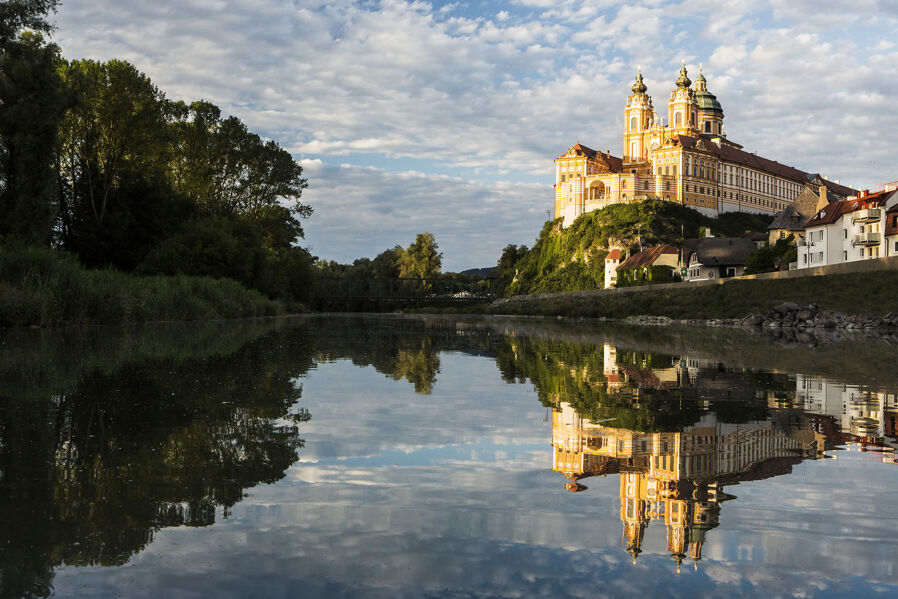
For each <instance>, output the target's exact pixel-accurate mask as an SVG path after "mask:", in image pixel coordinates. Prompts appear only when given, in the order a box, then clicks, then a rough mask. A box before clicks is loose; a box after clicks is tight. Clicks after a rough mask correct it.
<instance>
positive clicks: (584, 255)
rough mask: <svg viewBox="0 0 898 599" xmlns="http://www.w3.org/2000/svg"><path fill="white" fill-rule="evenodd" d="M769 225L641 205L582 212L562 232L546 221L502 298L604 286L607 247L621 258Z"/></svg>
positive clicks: (763, 219)
mask: <svg viewBox="0 0 898 599" xmlns="http://www.w3.org/2000/svg"><path fill="white" fill-rule="evenodd" d="M772 220H773V217H772V216H762V215H759V214H747V213H745V212H728V213H726V214H722V215H720V217H718V218H711V217H708V216H704V215H703V214H701V213H700V212H698V211H696V210H693V209H692V208H687V207H686V206H682V205H680V204H674V203H673V202H665V201H660V200H647V201H644V202H634V203H631V204H613V205H611V206H608V207H607V208H605V209H603V210H595V211H592V212H587V213H586V214H584V215H583V216H581V217H579V218H578V219H577V220H575V221H574V222H573V223H571V226H570V227H568V228H566V229H564V228H562V227H561V219H558V220H555V221H550V222H547V223H546V225H545V226H544V227H543V230H542V231H541V232H540V234H539V237H538V238H537V239H536V243H535V244H534V245H533V247H532V248H531V249H530V250H529V251H527V252H526V253H525V254H524V255H523V256H522V257H521V258H520V259H519V260H518V261H517V262H515V263H514V273H513V275H512V273H508V275H512V276H513V277H514V278H513V280H512V281H511V283H510V284H509V285H508V287H507V288H506V290H505V295H506V296H511V295H522V294H528V293H551V292H556V291H580V290H585V289H596V288H598V287H601V286H602V284H603V283H604V278H605V256H606V255H607V254H608V251H609V250H610V249H611V248H613V247H618V248H621V250H622V251H623V253H624V254H627V253H629V252H632V251H636V250H638V249H639V246H640V239H641V242H642V246H643V247H651V246H655V245H660V244H664V243H670V244H672V245H674V246H675V247H680V246H681V245H682V244H683V241H684V240H685V239H688V238H690V237H699V236H700V235H701V233H702V232H703V230H704V229H705V228H710V229H711V233H712V234H714V235H715V236H722V237H739V236H741V235H743V234H744V233H746V232H748V231H766V229H767V225H769V224H770V222H771V221H772ZM502 274H505V273H502Z"/></svg>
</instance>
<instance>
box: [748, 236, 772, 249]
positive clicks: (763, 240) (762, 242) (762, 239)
mask: <svg viewBox="0 0 898 599" xmlns="http://www.w3.org/2000/svg"><path fill="white" fill-rule="evenodd" d="M741 237H742V239H751V241H752V243H754V244H755V247H756V248H757V249H761V248H763V247H767V242H768V235H767V233H760V232H748V233H743V234H742V236H741ZM772 243H776V242H772ZM772 243H771V245H772Z"/></svg>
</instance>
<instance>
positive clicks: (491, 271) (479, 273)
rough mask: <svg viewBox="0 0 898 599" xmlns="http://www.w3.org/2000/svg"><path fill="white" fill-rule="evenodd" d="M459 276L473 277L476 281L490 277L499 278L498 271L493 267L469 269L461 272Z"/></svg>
mask: <svg viewBox="0 0 898 599" xmlns="http://www.w3.org/2000/svg"><path fill="white" fill-rule="evenodd" d="M458 274H460V275H465V276H467V277H474V278H476V279H488V278H490V277H496V276H499V269H498V268H496V267H495V266H484V267H483V268H469V269H468V270H463V271H461V272H460V273H458Z"/></svg>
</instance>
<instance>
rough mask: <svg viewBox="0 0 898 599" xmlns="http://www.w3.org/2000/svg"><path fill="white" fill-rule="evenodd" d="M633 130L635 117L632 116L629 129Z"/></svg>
mask: <svg viewBox="0 0 898 599" xmlns="http://www.w3.org/2000/svg"><path fill="white" fill-rule="evenodd" d="M635 128H636V117H635V116H634V117H633V118H632V119H630V129H635Z"/></svg>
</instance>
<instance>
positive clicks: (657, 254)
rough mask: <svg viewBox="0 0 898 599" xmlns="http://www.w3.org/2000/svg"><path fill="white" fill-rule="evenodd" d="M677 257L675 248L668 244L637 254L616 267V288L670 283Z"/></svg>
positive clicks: (672, 278) (675, 267) (677, 253)
mask: <svg viewBox="0 0 898 599" xmlns="http://www.w3.org/2000/svg"><path fill="white" fill-rule="evenodd" d="M678 256H679V252H678V251H677V248H675V247H674V246H672V245H670V244H669V243H666V244H664V245H659V246H655V247H651V248H646V249H644V250H642V251H641V252H637V253H635V254H633V255H632V256H630V257H629V258H627V259H626V260H624V261H623V262H621V263H620V265H619V266H618V267H617V280H618V286H620V287H624V286H629V285H645V284H649V283H667V282H671V281H673V280H674V273H675V272H676V269H677V261H678Z"/></svg>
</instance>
